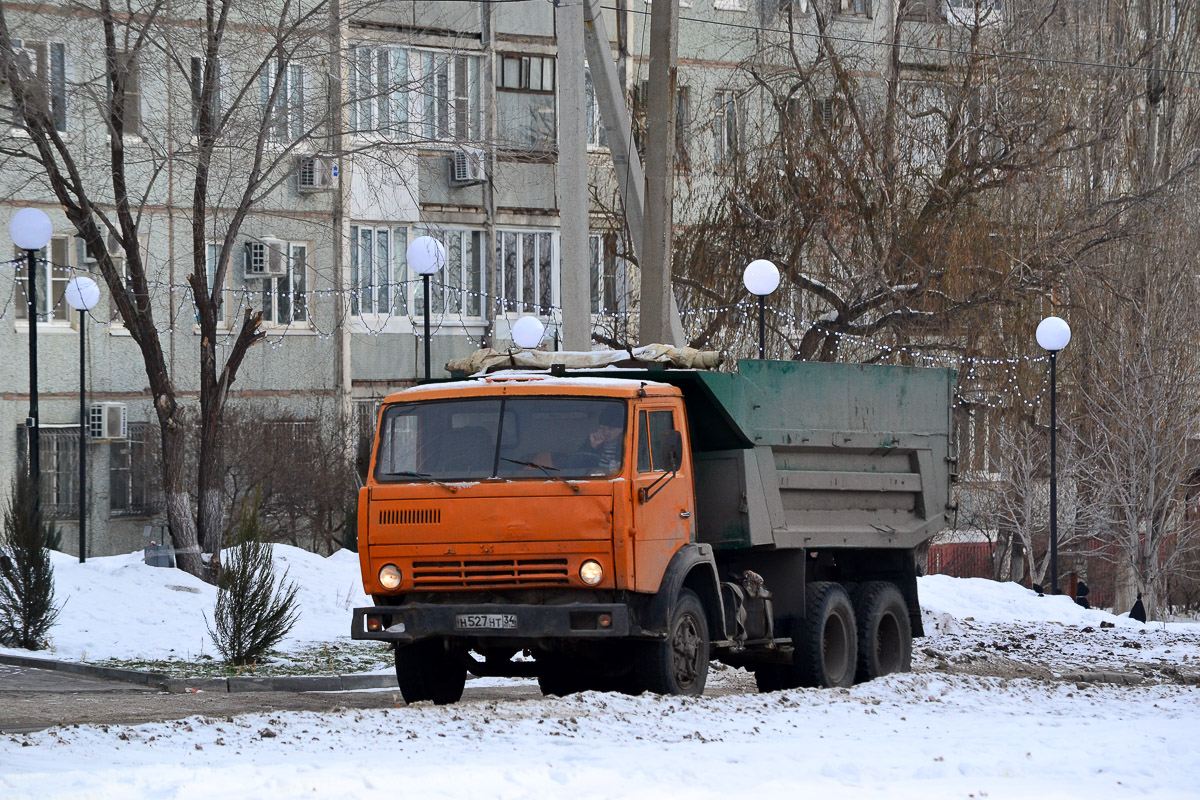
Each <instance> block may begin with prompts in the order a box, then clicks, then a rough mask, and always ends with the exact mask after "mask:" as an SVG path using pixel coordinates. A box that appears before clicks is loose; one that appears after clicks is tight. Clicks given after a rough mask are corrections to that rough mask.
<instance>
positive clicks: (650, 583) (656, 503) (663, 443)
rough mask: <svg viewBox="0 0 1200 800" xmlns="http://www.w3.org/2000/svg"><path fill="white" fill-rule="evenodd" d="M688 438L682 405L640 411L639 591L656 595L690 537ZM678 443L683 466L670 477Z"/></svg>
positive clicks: (636, 482) (636, 492)
mask: <svg viewBox="0 0 1200 800" xmlns="http://www.w3.org/2000/svg"><path fill="white" fill-rule="evenodd" d="M672 432H678V433H675V434H674V435H672ZM686 434H687V432H686V430H684V420H683V414H682V409H681V408H680V407H679V406H678V405H675V404H671V403H669V402H664V403H661V404H658V403H645V404H639V405H638V406H637V409H636V412H635V419H634V450H633V451H634V454H635V458H634V461H635V463H634V470H633V524H634V548H633V549H634V563H635V570H634V589H635V591H639V592H655V591H658V587H659V584H660V583H661V581H662V576H663V573H664V572H665V571H666V568H667V564H668V563H670V561H671V556H673V555H674V554H675V551H676V550H678V549H679V548H680V547H682V546H683V545H684V544H686V543H687V542H688V541H689V540H690V539H691V537H692V532H693V530H694V527H693V526H694V525H695V518H694V516H693V514H694V512H695V507H696V506H695V502H694V498H693V496H692V475H691V458H690V456H689V453H688V452H687V446H688V445H687V435H686ZM680 438H681V439H682V449H681V451H680V452H679V455H678V456H677V457H678V458H679V462H680V463H679V467H678V469H677V470H675V471H674V473H672V472H671V471H670V469H669V468H670V467H671V466H672V463H671V461H672V455H671V448H672V439H674V441H675V442H676V446H678V442H679V440H680Z"/></svg>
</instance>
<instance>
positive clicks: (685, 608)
mask: <svg viewBox="0 0 1200 800" xmlns="http://www.w3.org/2000/svg"><path fill="white" fill-rule="evenodd" d="M953 385H954V374H953V373H952V372H950V371H948V370H935V369H915V368H904V367H884V366H861V365H846V364H815V363H800V362H770V361H742V362H740V363H739V369H738V372H736V373H720V372H709V371H703V370H686V369H681V370H676V369H657V368H656V369H621V370H600V371H592V372H570V373H566V374H564V373H563V371H562V370H558V371H556V372H554V373H549V372H544V373H534V372H527V371H520V372H517V371H511V372H502V373H494V374H490V375H484V376H480V377H475V378H470V379H466V380H456V381H451V382H443V383H430V384H425V385H422V386H419V387H416V388H413V389H409V390H406V391H403V392H399V393H396V394H393V395H391V396H389V397H388V398H387V400H386V402H385V404H384V406H383V408H382V409H381V412H380V417H379V424H378V432H377V435H376V441H375V446H374V450H373V454H372V458H371V463H370V468H369V474H368V476H367V481H366V485H365V486H364V488H363V489H362V490H361V492H360V494H359V506H358V531H359V557H360V560H361V565H362V575H363V585H364V588H365V590H366V592H367V594H369V595H370V596H371V597H372V599H373V602H374V605H373V606H370V607H366V608H356V609H354V617H353V623H352V636H353V637H354V638H355V639H371V640H382V641H387V642H391V643H392V644H394V646H395V651H396V673H397V678H398V681H399V686H400V690H401V692H402V694H403V695H404V698H405V700H406V701H408V702H415V701H419V700H432V701H434V702H435V703H452V702H455V701H457V700H458V699H459V697H460V696H461V694H462V691H463V686H464V682H465V679H466V673H467V672H471V673H473V674H475V675H480V676H530V677H536V678H537V679H538V682H539V685H540V686H541V688H542V690H543V691H544V692H545V693H547V694H565V693H568V692H573V691H580V690H584V689H608V690H620V691H643V690H649V691H653V692H659V693H664V694H700V693H701V692H703V690H704V685H705V680H706V676H707V674H708V667H709V662H710V659H713V658H716V659H719V660H721V661H723V662H725V663H728V664H731V665H734V666H742V667H745V668H746V669H749V670H752V671H753V672H754V673H755V676H756V679H757V683H758V686H759V687H760V689H762V690H764V691H769V690H773V689H780V688H785V687H789V686H800V685H813V686H848V685H850V684H851V683H853V682H854V681H856V680H867V679H870V678H873V677H876V676H878V675H881V674H884V673H887V672H892V671H897V670H905V669H907V668H908V666H909V662H910V659H911V652H912V637H913V635H914V633H915V634H918V635H919V634H920V632H921V628H920V613H919V607H918V605H917V586H916V572H915V564H914V558H913V549H914V548H915V547H916V546H917V545H918V544H920V543H921V542H923V541H924V540H925V539H927V538H928V537H929V536H931V535H932V534H933V533H935V532H936V531H937V530H939V529H940V528H941V527H943V526H944V525H945V523H946V520H947V514H948V510H949V504H948V501H949V484H950V480H951V477H952V475H953V471H954V470H953V466H954V454H953V446H952V441H951V431H952V426H951V424H950V407H951V397H952V391H953Z"/></svg>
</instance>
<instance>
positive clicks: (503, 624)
mask: <svg viewBox="0 0 1200 800" xmlns="http://www.w3.org/2000/svg"><path fill="white" fill-rule="evenodd" d="M454 627H456V628H466V629H470V630H480V629H483V630H501V631H508V630H516V628H517V615H516V614H458V615H457V616H455V617H454Z"/></svg>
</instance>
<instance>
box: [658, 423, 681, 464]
mask: <svg viewBox="0 0 1200 800" xmlns="http://www.w3.org/2000/svg"><path fill="white" fill-rule="evenodd" d="M662 443H663V450H665V451H666V455H667V463H666V465H665V466H666V468H667V471H668V472H675V471H676V470H678V469H679V467H680V466H682V464H683V434H682V433H680V432H679V431H663V433H662Z"/></svg>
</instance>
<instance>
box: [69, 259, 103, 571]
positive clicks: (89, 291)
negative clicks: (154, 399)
mask: <svg viewBox="0 0 1200 800" xmlns="http://www.w3.org/2000/svg"><path fill="white" fill-rule="evenodd" d="M63 299H64V300H66V301H67V305H69V306H70V307H71V308H73V309H75V310H76V311H78V312H79V419H80V424H79V485H80V486H87V430H86V429H87V424H86V422H87V418H88V417H87V355H86V354H87V323H86V322H85V321H84V319H83V317H84V315H85V314H87V312H89V311H91V310H92V309H93V308H95V307H96V303H99V302H100V287H99V286H97V285H96V282H95V281H94V280H92V279H91V278H87V277H83V276H80V277H78V278H72V279H71V281H70V282H69V283H67V288H66V290H65V291H64V292H63ZM86 560H87V492H80V493H79V562H80V563H83V562H84V561H86Z"/></svg>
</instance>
